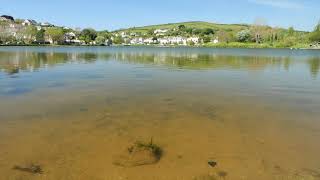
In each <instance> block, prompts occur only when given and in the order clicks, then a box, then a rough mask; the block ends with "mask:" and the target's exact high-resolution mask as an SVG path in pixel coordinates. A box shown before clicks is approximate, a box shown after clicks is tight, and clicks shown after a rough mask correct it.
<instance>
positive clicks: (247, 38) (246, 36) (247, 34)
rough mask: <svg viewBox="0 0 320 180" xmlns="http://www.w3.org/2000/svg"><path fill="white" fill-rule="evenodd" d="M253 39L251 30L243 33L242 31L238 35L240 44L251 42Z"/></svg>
mask: <svg viewBox="0 0 320 180" xmlns="http://www.w3.org/2000/svg"><path fill="white" fill-rule="evenodd" d="M250 39H251V32H250V30H248V29H247V30H243V31H240V32H238V34H237V40H238V41H239V42H249V41H250Z"/></svg>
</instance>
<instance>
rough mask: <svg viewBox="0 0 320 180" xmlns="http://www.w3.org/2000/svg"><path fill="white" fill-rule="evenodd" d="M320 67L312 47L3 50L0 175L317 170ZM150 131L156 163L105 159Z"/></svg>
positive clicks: (99, 177)
mask: <svg viewBox="0 0 320 180" xmlns="http://www.w3.org/2000/svg"><path fill="white" fill-rule="evenodd" d="M319 71H320V51H311V50H266V49H259V50H258V49H206V48H151V47H150V48H147V47H137V48H135V47H54V48H53V47H43V48H39V47H1V48H0V147H1V148H0V179H19V180H21V179H23V180H24V179H41V180H42V179H48V180H57V179H76V180H78V179H79V180H81V179H84V180H87V179H90V180H103V179H177V180H178V179H192V180H193V179H203V180H204V179H208V180H209V179H253V180H256V179H320V156H319V152H320V143H319V138H320V121H319V120H320V118H319V117H320V111H319V109H320V73H319ZM151 138H152V139H153V142H155V143H156V144H158V145H159V146H161V147H162V148H163V150H164V154H163V157H162V158H161V160H160V161H159V162H158V163H157V164H154V165H145V166H138V167H131V168H124V167H118V166H115V165H114V164H113V163H112V162H113V158H114V156H116V155H117V154H119V152H122V151H123V150H125V149H126V148H127V147H128V146H130V145H131V144H132V143H134V142H135V141H146V142H148V141H150V139H151ZM209 160H214V161H215V162H217V166H216V167H210V166H209V165H208V164H207V162H208V161H209ZM31 163H33V164H38V165H41V167H42V170H43V173H42V174H31V173H28V172H22V171H17V170H14V169H12V168H13V167H14V166H16V165H22V166H23V165H27V164H31Z"/></svg>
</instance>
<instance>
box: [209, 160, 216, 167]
mask: <svg viewBox="0 0 320 180" xmlns="http://www.w3.org/2000/svg"><path fill="white" fill-rule="evenodd" d="M208 164H209V165H210V166H211V167H215V166H216V165H217V162H215V161H208Z"/></svg>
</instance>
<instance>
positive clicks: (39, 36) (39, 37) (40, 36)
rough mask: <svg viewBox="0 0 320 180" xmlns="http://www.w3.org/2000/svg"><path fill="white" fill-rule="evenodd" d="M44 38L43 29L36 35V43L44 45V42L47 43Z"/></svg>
mask: <svg viewBox="0 0 320 180" xmlns="http://www.w3.org/2000/svg"><path fill="white" fill-rule="evenodd" d="M44 36H45V30H44V29H41V30H40V31H37V34H36V41H37V42H38V43H40V44H41V43H44V41H45V38H44Z"/></svg>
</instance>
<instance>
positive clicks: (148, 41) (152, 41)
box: [144, 38, 157, 44]
mask: <svg viewBox="0 0 320 180" xmlns="http://www.w3.org/2000/svg"><path fill="white" fill-rule="evenodd" d="M156 42H157V40H154V39H153V38H147V39H145V40H144V43H145V44H153V43H156Z"/></svg>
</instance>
